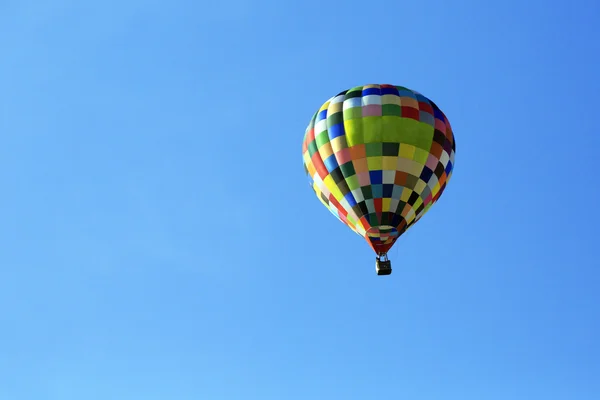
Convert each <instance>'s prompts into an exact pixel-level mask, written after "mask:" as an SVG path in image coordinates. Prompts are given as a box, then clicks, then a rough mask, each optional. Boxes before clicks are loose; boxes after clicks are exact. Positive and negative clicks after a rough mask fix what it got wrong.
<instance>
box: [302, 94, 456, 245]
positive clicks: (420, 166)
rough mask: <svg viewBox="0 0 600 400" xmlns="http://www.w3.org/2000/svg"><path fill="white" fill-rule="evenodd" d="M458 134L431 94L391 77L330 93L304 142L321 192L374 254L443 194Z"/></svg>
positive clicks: (310, 172)
mask: <svg viewBox="0 0 600 400" xmlns="http://www.w3.org/2000/svg"><path fill="white" fill-rule="evenodd" d="M455 149H456V147H455V143H454V134H453V133H452V128H451V127H450V123H449V122H448V119H447V118H446V116H445V115H444V113H442V111H440V109H439V108H438V107H437V106H436V105H435V103H433V102H432V101H431V100H429V99H428V98H426V97H425V96H423V95H421V94H420V93H417V92H415V91H413V90H410V89H407V88H405V87H402V86H393V85H366V86H358V87H354V88H352V89H349V90H345V91H343V92H341V93H340V94H338V95H337V96H334V97H332V98H330V99H329V100H327V101H326V102H325V103H324V104H323V105H322V106H321V108H320V109H319V111H318V112H316V113H315V114H314V115H313V118H312V120H311V121H310V123H309V125H308V127H307V129H306V133H305V135H304V142H303V144H302V153H303V159H304V169H305V171H306V173H307V174H308V176H309V181H310V184H311V186H312V187H313V189H314V191H315V193H316V194H317V197H318V198H319V199H320V200H321V202H322V203H323V204H325V206H326V207H327V208H328V209H329V210H330V211H331V212H332V213H333V215H335V216H336V217H337V218H338V219H339V220H341V221H342V222H343V223H344V224H346V225H347V226H349V227H350V228H351V229H352V230H353V231H355V232H356V233H358V234H359V235H360V236H362V237H364V238H365V239H366V240H367V242H368V243H369V244H370V245H371V247H372V248H373V250H374V251H375V252H376V253H377V254H383V253H387V251H388V250H389V249H390V248H391V247H392V245H393V244H394V242H395V241H396V240H397V239H398V238H399V237H400V236H401V235H402V234H403V233H404V232H406V230H407V229H408V228H410V227H411V226H412V225H414V224H415V222H417V221H418V220H419V219H420V218H421V217H422V216H423V215H424V214H425V213H426V212H427V211H428V210H429V208H430V207H431V206H432V205H433V204H434V203H435V202H436V201H437V200H438V199H439V198H440V196H441V195H442V193H443V192H444V189H445V188H446V185H447V183H448V181H449V180H450V177H451V176H452V170H453V167H454V153H455Z"/></svg>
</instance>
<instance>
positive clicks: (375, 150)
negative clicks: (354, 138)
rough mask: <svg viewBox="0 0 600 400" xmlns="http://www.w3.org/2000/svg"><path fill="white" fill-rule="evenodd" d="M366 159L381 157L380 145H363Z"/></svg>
mask: <svg viewBox="0 0 600 400" xmlns="http://www.w3.org/2000/svg"><path fill="white" fill-rule="evenodd" d="M365 150H366V153H367V157H377V156H382V155H383V146H382V143H367V144H365Z"/></svg>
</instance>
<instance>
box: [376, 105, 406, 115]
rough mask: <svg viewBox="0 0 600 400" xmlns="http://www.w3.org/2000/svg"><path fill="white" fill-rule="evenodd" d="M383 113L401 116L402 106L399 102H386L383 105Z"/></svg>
mask: <svg viewBox="0 0 600 400" xmlns="http://www.w3.org/2000/svg"><path fill="white" fill-rule="evenodd" d="M381 114H382V115H389V116H394V117H400V116H402V108H401V107H400V106H399V105H397V104H384V105H382V106H381Z"/></svg>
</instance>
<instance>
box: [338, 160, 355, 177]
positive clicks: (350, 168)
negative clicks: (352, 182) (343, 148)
mask: <svg viewBox="0 0 600 400" xmlns="http://www.w3.org/2000/svg"><path fill="white" fill-rule="evenodd" d="M340 169H341V170H342V174H343V175H344V177H346V179H348V177H349V176H352V175H356V171H355V170H354V164H352V161H348V162H347V163H345V164H342V165H340Z"/></svg>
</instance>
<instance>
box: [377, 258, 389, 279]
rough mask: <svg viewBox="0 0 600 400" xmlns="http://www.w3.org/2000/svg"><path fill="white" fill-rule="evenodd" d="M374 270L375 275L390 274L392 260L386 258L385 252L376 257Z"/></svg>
mask: <svg viewBox="0 0 600 400" xmlns="http://www.w3.org/2000/svg"><path fill="white" fill-rule="evenodd" d="M375 271H376V272H377V275H390V274H391V273H392V262H391V261H390V260H388V258H387V255H386V254H383V255H381V256H379V257H377V258H376V260H375Z"/></svg>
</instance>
